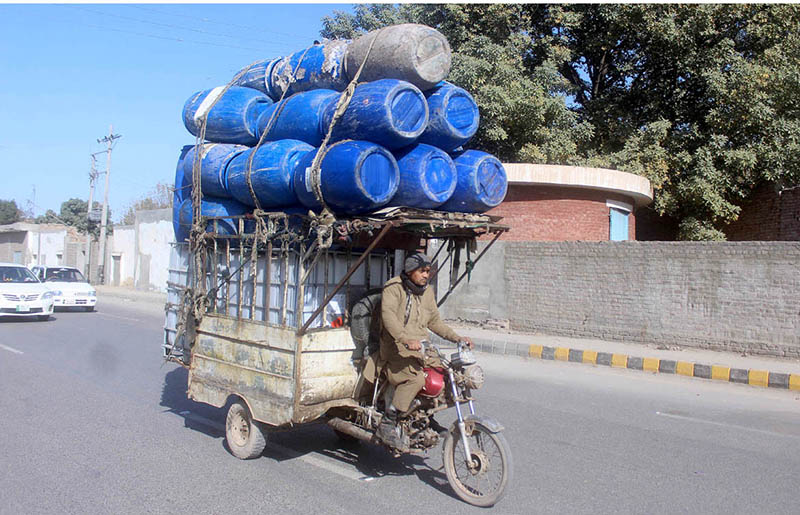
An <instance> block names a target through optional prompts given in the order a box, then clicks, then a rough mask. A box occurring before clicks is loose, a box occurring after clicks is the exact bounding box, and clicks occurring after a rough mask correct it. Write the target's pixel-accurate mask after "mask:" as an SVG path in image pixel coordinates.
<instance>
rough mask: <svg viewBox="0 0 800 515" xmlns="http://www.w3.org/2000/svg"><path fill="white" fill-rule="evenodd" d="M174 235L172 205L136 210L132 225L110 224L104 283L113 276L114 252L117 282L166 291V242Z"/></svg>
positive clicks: (167, 248)
mask: <svg viewBox="0 0 800 515" xmlns="http://www.w3.org/2000/svg"><path fill="white" fill-rule="evenodd" d="M174 239H175V235H174V233H173V229H172V209H153V210H149V211H138V212H137V213H136V219H135V222H134V224H133V225H127V226H118V227H115V228H114V234H113V237H112V241H111V243H110V248H111V249H112V250H111V252H109V254H108V261H107V265H106V270H107V272H106V276H107V277H106V283H107V284H112V282H113V280H114V256H118V257H119V263H120V286H132V287H136V289H139V290H158V291H166V287H167V276H168V273H169V251H170V247H169V243H170V242H171V241H173V240H174Z"/></svg>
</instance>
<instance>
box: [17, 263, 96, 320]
mask: <svg viewBox="0 0 800 515" xmlns="http://www.w3.org/2000/svg"><path fill="white" fill-rule="evenodd" d="M31 270H33V273H34V274H36V277H38V278H39V280H40V281H43V282H44V283H45V285H46V286H47V287H48V288H50V290H51V291H52V292H53V295H54V301H55V306H56V307H57V308H60V307H65V308H66V307H81V308H83V309H84V310H85V311H93V310H94V307H95V306H96V305H97V290H95V289H94V288H93V287H92V285H91V284H89V281H87V280H86V278H85V277H83V274H82V273H80V271H79V270H78V269H77V268H74V267H71V266H34V267H31Z"/></svg>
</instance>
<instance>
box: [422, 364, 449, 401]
mask: <svg viewBox="0 0 800 515" xmlns="http://www.w3.org/2000/svg"><path fill="white" fill-rule="evenodd" d="M422 371H423V372H424V373H425V386H424V387H423V388H422V390H420V392H419V394H420V395H424V396H425V397H437V396H438V395H439V393H441V391H442V388H444V369H441V368H428V367H425V368H423V369H422Z"/></svg>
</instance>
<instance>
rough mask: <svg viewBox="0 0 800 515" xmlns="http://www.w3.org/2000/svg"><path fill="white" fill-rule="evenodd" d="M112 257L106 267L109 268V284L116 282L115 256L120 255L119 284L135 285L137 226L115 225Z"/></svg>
mask: <svg viewBox="0 0 800 515" xmlns="http://www.w3.org/2000/svg"><path fill="white" fill-rule="evenodd" d="M111 249H112V250H111V258H110V260H109V261H110V263H109V265H108V266H107V267H106V270H108V272H107V273H108V284H114V261H115V260H114V257H115V256H119V266H120V271H119V285H118V286H133V285H134V284H135V279H134V275H135V272H136V226H135V225H117V226H114V236H113V239H112V240H111Z"/></svg>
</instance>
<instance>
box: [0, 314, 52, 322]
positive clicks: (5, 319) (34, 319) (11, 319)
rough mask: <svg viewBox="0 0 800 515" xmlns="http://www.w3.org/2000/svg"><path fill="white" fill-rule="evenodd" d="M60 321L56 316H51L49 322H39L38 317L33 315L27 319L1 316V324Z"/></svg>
mask: <svg viewBox="0 0 800 515" xmlns="http://www.w3.org/2000/svg"><path fill="white" fill-rule="evenodd" d="M55 320H58V317H56V316H54V315H50V318H48V319H47V320H39V318H38V315H31V316H25V317H16V316H0V324H27V323H29V322H39V323H45V324H46V323H47V322H53V321H55Z"/></svg>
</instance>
